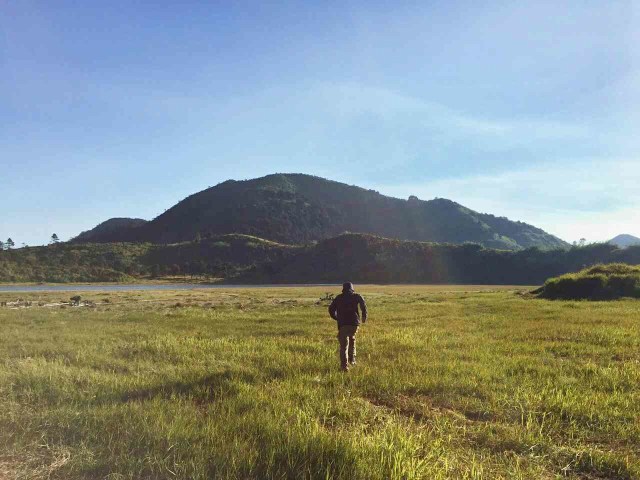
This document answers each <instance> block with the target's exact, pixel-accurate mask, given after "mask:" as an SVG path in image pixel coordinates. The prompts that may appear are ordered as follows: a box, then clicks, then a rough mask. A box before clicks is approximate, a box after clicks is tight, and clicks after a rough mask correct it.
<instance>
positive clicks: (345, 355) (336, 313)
mask: <svg viewBox="0 0 640 480" xmlns="http://www.w3.org/2000/svg"><path fill="white" fill-rule="evenodd" d="M358 307H360V310H361V312H362V323H364V322H366V321H367V305H366V304H365V303H364V298H362V296H361V295H358V294H357V293H356V292H354V291H353V284H352V283H351V282H347V283H345V284H343V285H342V293H341V294H340V295H338V296H337V297H336V298H334V299H333V302H331V305H329V315H331V318H333V319H334V320H335V321H336V322H338V341H339V342H340V366H341V367H342V370H344V371H345V372H346V371H348V370H349V364H351V365H355V364H356V332H357V331H358V327H359V326H360V314H359V313H358Z"/></svg>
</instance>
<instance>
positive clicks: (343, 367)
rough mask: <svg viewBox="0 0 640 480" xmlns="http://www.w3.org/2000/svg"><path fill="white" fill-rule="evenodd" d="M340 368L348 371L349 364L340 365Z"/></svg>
mask: <svg viewBox="0 0 640 480" xmlns="http://www.w3.org/2000/svg"><path fill="white" fill-rule="evenodd" d="M341 370H342V371H343V372H348V371H349V365H342V367H341Z"/></svg>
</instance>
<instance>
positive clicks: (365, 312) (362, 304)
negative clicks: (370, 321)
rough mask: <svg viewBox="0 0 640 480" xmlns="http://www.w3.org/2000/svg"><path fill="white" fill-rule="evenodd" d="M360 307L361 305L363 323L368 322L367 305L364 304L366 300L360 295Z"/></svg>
mask: <svg viewBox="0 0 640 480" xmlns="http://www.w3.org/2000/svg"><path fill="white" fill-rule="evenodd" d="M358 297H360V298H358V305H360V311H361V312H362V323H364V322H366V321H367V304H366V303H364V298H362V295H358Z"/></svg>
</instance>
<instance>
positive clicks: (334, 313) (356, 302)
mask: <svg viewBox="0 0 640 480" xmlns="http://www.w3.org/2000/svg"><path fill="white" fill-rule="evenodd" d="M358 306H359V307H360V310H361V311H362V321H363V322H366V321H367V305H366V304H365V303H364V298H362V296H360V295H359V294H357V293H355V292H343V293H341V294H340V295H338V296H336V298H334V299H333V302H331V305H329V315H331V318H333V319H334V320H336V321H337V322H338V328H340V327H341V326H343V325H360V314H359V313H358Z"/></svg>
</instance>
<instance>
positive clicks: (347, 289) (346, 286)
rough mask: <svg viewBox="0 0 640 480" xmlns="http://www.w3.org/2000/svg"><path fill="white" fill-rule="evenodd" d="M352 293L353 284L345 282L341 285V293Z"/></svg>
mask: <svg viewBox="0 0 640 480" xmlns="http://www.w3.org/2000/svg"><path fill="white" fill-rule="evenodd" d="M352 292H353V283H351V282H345V283H343V284H342V293H352Z"/></svg>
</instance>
